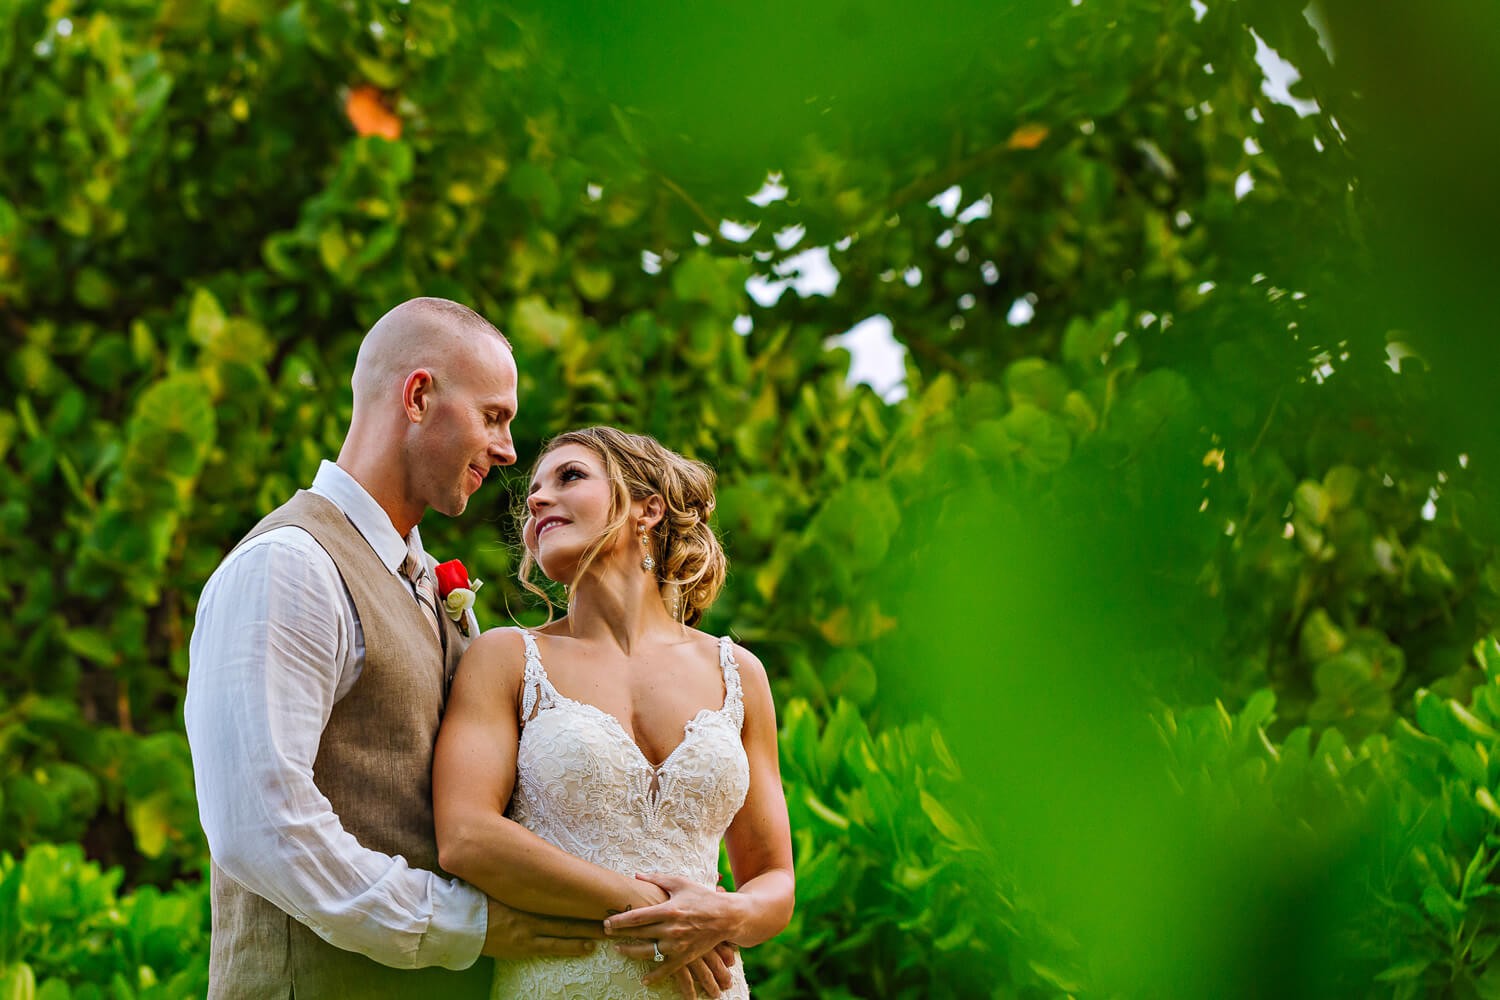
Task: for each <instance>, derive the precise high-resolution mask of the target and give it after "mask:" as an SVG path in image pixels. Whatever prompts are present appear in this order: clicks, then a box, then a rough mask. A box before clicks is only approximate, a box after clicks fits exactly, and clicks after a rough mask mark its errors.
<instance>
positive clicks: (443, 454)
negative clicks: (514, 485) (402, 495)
mask: <svg viewBox="0 0 1500 1000" xmlns="http://www.w3.org/2000/svg"><path fill="white" fill-rule="evenodd" d="M454 367H455V370H454V371H453V373H452V374H451V375H449V376H448V377H447V378H445V379H444V381H443V383H442V384H441V385H437V386H435V387H434V389H433V391H432V395H431V402H430V405H431V409H430V412H429V414H428V416H427V418H426V419H425V420H424V421H423V430H422V433H421V435H420V436H419V437H418V438H417V439H416V440H415V442H414V453H413V454H412V455H411V461H412V465H411V468H412V470H413V480H414V485H416V487H417V489H418V492H419V494H420V496H419V498H420V499H421V500H422V501H423V502H424V503H425V504H426V505H427V506H428V507H431V508H432V509H433V510H435V511H438V512H439V513H442V514H447V515H448V516H449V517H456V516H458V515H459V514H462V513H463V512H464V509H465V508H466V507H467V506H468V505H469V497H471V496H473V495H474V492H475V491H476V490H478V489H479V487H480V485H481V484H482V483H483V482H484V479H485V477H486V476H487V475H489V472H490V470H491V469H492V468H494V467H495V466H497V465H511V464H513V463H514V462H515V460H516V449H515V443H514V442H513V441H512V440H511V436H510V422H511V420H512V419H513V418H514V417H515V415H516V363H515V359H513V358H512V357H511V354H510V351H508V350H506V348H505V345H504V344H502V343H501V342H500V341H499V340H498V339H497V338H494V337H478V338H475V340H474V342H473V344H472V345H471V351H470V356H469V358H468V359H467V363H466V364H463V365H456V366H454Z"/></svg>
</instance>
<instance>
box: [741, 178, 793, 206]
mask: <svg viewBox="0 0 1500 1000" xmlns="http://www.w3.org/2000/svg"><path fill="white" fill-rule="evenodd" d="M785 197H786V185H785V184H783V183H781V174H780V173H779V172H775V171H773V172H771V173H769V174H767V175H766V179H765V181H764V182H763V183H762V184H761V186H760V190H759V191H757V192H755V193H754V194H752V195H750V196H749V198H748V199H747V200H748V201H749V202H750V203H751V204H752V205H759V206H760V207H761V208H765V207H766V206H767V205H769V204H771V202H773V201H780V200H781V199H783V198H785Z"/></svg>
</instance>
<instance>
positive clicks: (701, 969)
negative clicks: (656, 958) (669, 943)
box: [615, 941, 739, 1000]
mask: <svg viewBox="0 0 1500 1000" xmlns="http://www.w3.org/2000/svg"><path fill="white" fill-rule="evenodd" d="M615 950H616V951H618V952H619V953H620V954H622V955H624V956H625V957H626V958H635V959H639V960H640V961H642V962H647V961H650V960H651V958H652V957H653V955H655V950H654V949H653V947H652V942H650V941H621V942H620V943H619V944H617V945H615ZM738 953H739V948H737V947H736V946H734V945H732V944H730V943H729V942H727V941H725V942H724V943H722V944H718V945H715V946H714V947H713V948H712V949H710V950H709V951H708V952H707V953H706V954H704V955H703V956H702V957H701V958H695V959H693V961H691V962H689V963H688V964H687V965H686V966H685V967H683V968H681V969H678V970H677V971H676V972H674V973H673V974H672V981H673V982H674V983H676V984H677V992H678V993H679V994H680V995H681V996H682V998H683V1000H693V998H694V997H696V996H697V995H698V993H699V991H702V993H703V995H705V996H708V997H717V996H719V995H720V994H721V993H722V992H723V991H724V990H727V989H729V987H730V986H732V985H733V984H734V980H733V979H731V978H730V976H729V970H730V968H731V967H732V966H733V965H734V960H735V956H736V955H737V954H738Z"/></svg>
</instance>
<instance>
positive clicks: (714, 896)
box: [604, 646, 796, 982]
mask: <svg viewBox="0 0 1500 1000" xmlns="http://www.w3.org/2000/svg"><path fill="white" fill-rule="evenodd" d="M735 660H736V661H737V662H738V663H739V665H740V682H741V685H742V686H743V688H744V692H745V727H744V730H743V740H744V745H745V755H746V757H748V758H749V761H750V790H749V792H748V793H747V794H746V796H745V804H744V805H743V806H741V807H740V811H739V812H738V813H736V814H735V817H734V821H733V822H732V823H731V824H730V826H729V832H728V833H727V835H726V836H725V838H724V840H725V844H726V846H727V847H728V849H729V864H730V867H731V868H732V869H733V870H734V877H735V881H736V883H737V889H736V891H734V892H715V891H714V890H713V889H710V888H706V887H704V886H701V885H698V884H697V883H696V882H692V881H691V880H688V879H679V878H675V877H672V876H649V880H650V881H651V882H652V883H653V884H656V885H659V886H661V887H662V888H663V889H666V890H668V891H669V892H671V894H672V898H671V899H669V900H668V901H667V902H665V903H661V904H658V905H656V906H652V907H649V908H647V909H642V910H634V911H632V912H630V913H624V914H619V915H617V916H613V917H610V918H609V919H608V920H606V921H605V922H604V928H605V932H606V933H607V934H609V935H610V936H612V937H618V936H623V935H631V936H640V937H644V938H652V939H656V940H658V941H660V942H661V948H662V951H663V952H664V953H665V954H666V955H667V957H668V960H667V961H666V962H664V963H662V964H661V966H659V967H658V968H657V969H655V970H653V971H652V973H651V974H650V975H649V976H647V977H646V978H647V981H648V982H655V981H657V980H658V979H660V978H663V977H665V976H669V975H671V974H672V972H673V971H674V970H675V969H677V968H678V967H680V965H681V964H682V963H684V962H685V961H687V960H689V959H693V958H697V957H698V956H700V955H702V954H704V953H705V952H707V951H708V949H710V948H712V947H713V946H714V945H715V944H717V943H719V942H720V941H730V942H733V943H734V944H737V945H745V946H748V945H755V944H760V943H761V942H762V941H766V940H768V939H770V938H772V937H775V936H776V935H777V934H778V933H780V932H781V930H782V929H783V928H784V927H786V925H787V923H788V922H790V921H791V919H792V908H793V905H794V903H795V895H796V892H795V890H796V884H795V880H794V878H793V874H792V834H791V825H790V823H789V822H788V820H787V812H786V796H785V794H784V793H783V792H782V789H781V763H780V760H779V758H778V756H777V749H776V706H775V704H774V703H773V702H772V700H771V684H770V681H769V679H768V678H767V677H766V669H765V667H764V666H762V665H761V662H760V660H758V659H756V657H755V656H754V655H752V654H751V653H749V652H748V651H746V650H744V649H741V648H740V647H738V646H736V647H735ZM632 953H633V952H632Z"/></svg>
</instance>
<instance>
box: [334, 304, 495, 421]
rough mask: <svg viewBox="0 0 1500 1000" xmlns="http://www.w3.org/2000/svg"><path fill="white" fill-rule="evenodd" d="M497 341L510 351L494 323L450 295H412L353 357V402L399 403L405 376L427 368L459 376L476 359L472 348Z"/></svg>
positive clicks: (377, 325)
mask: <svg viewBox="0 0 1500 1000" xmlns="http://www.w3.org/2000/svg"><path fill="white" fill-rule="evenodd" d="M486 339H493V340H498V341H499V342H500V343H501V344H503V345H505V349H506V351H507V352H509V351H510V341H508V340H506V339H505V335H504V334H502V333H501V332H500V331H499V330H497V329H495V327H494V324H492V323H491V322H490V321H489V320H487V319H485V318H484V317H483V316H481V315H479V314H478V313H477V312H475V311H474V310H472V309H470V308H469V307H468V306H466V305H462V304H460V303H458V302H454V301H452V300H450V299H437V298H420V299H409V300H407V301H406V302H403V303H401V304H400V305H398V306H396V307H395V308H394V309H392V310H391V311H390V312H388V313H386V314H385V315H384V316H382V317H380V319H378V320H376V321H375V325H374V326H372V327H370V332H369V333H367V334H365V339H364V340H363V341H362V342H361V343H360V345H359V357H358V358H357V359H356V360H355V362H354V377H353V380H352V381H353V385H354V406H355V409H356V410H357V409H359V408H360V404H361V403H364V404H366V405H369V404H372V403H376V402H377V401H379V400H381V399H382V398H385V399H387V400H390V401H392V402H394V400H395V398H396V392H397V391H398V390H399V389H400V386H401V383H402V382H403V381H404V380H405V378H406V376H407V375H408V374H410V373H411V372H412V371H414V370H415V369H418V368H426V369H427V370H429V371H430V372H432V374H433V377H434V378H435V379H437V380H438V381H442V380H444V379H445V378H449V377H457V376H459V375H460V374H461V373H462V372H463V371H465V370H466V369H467V368H468V367H469V365H470V364H471V363H472V360H473V353H474V352H473V347H474V345H475V344H476V343H478V342H483V341H484V340H486Z"/></svg>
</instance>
